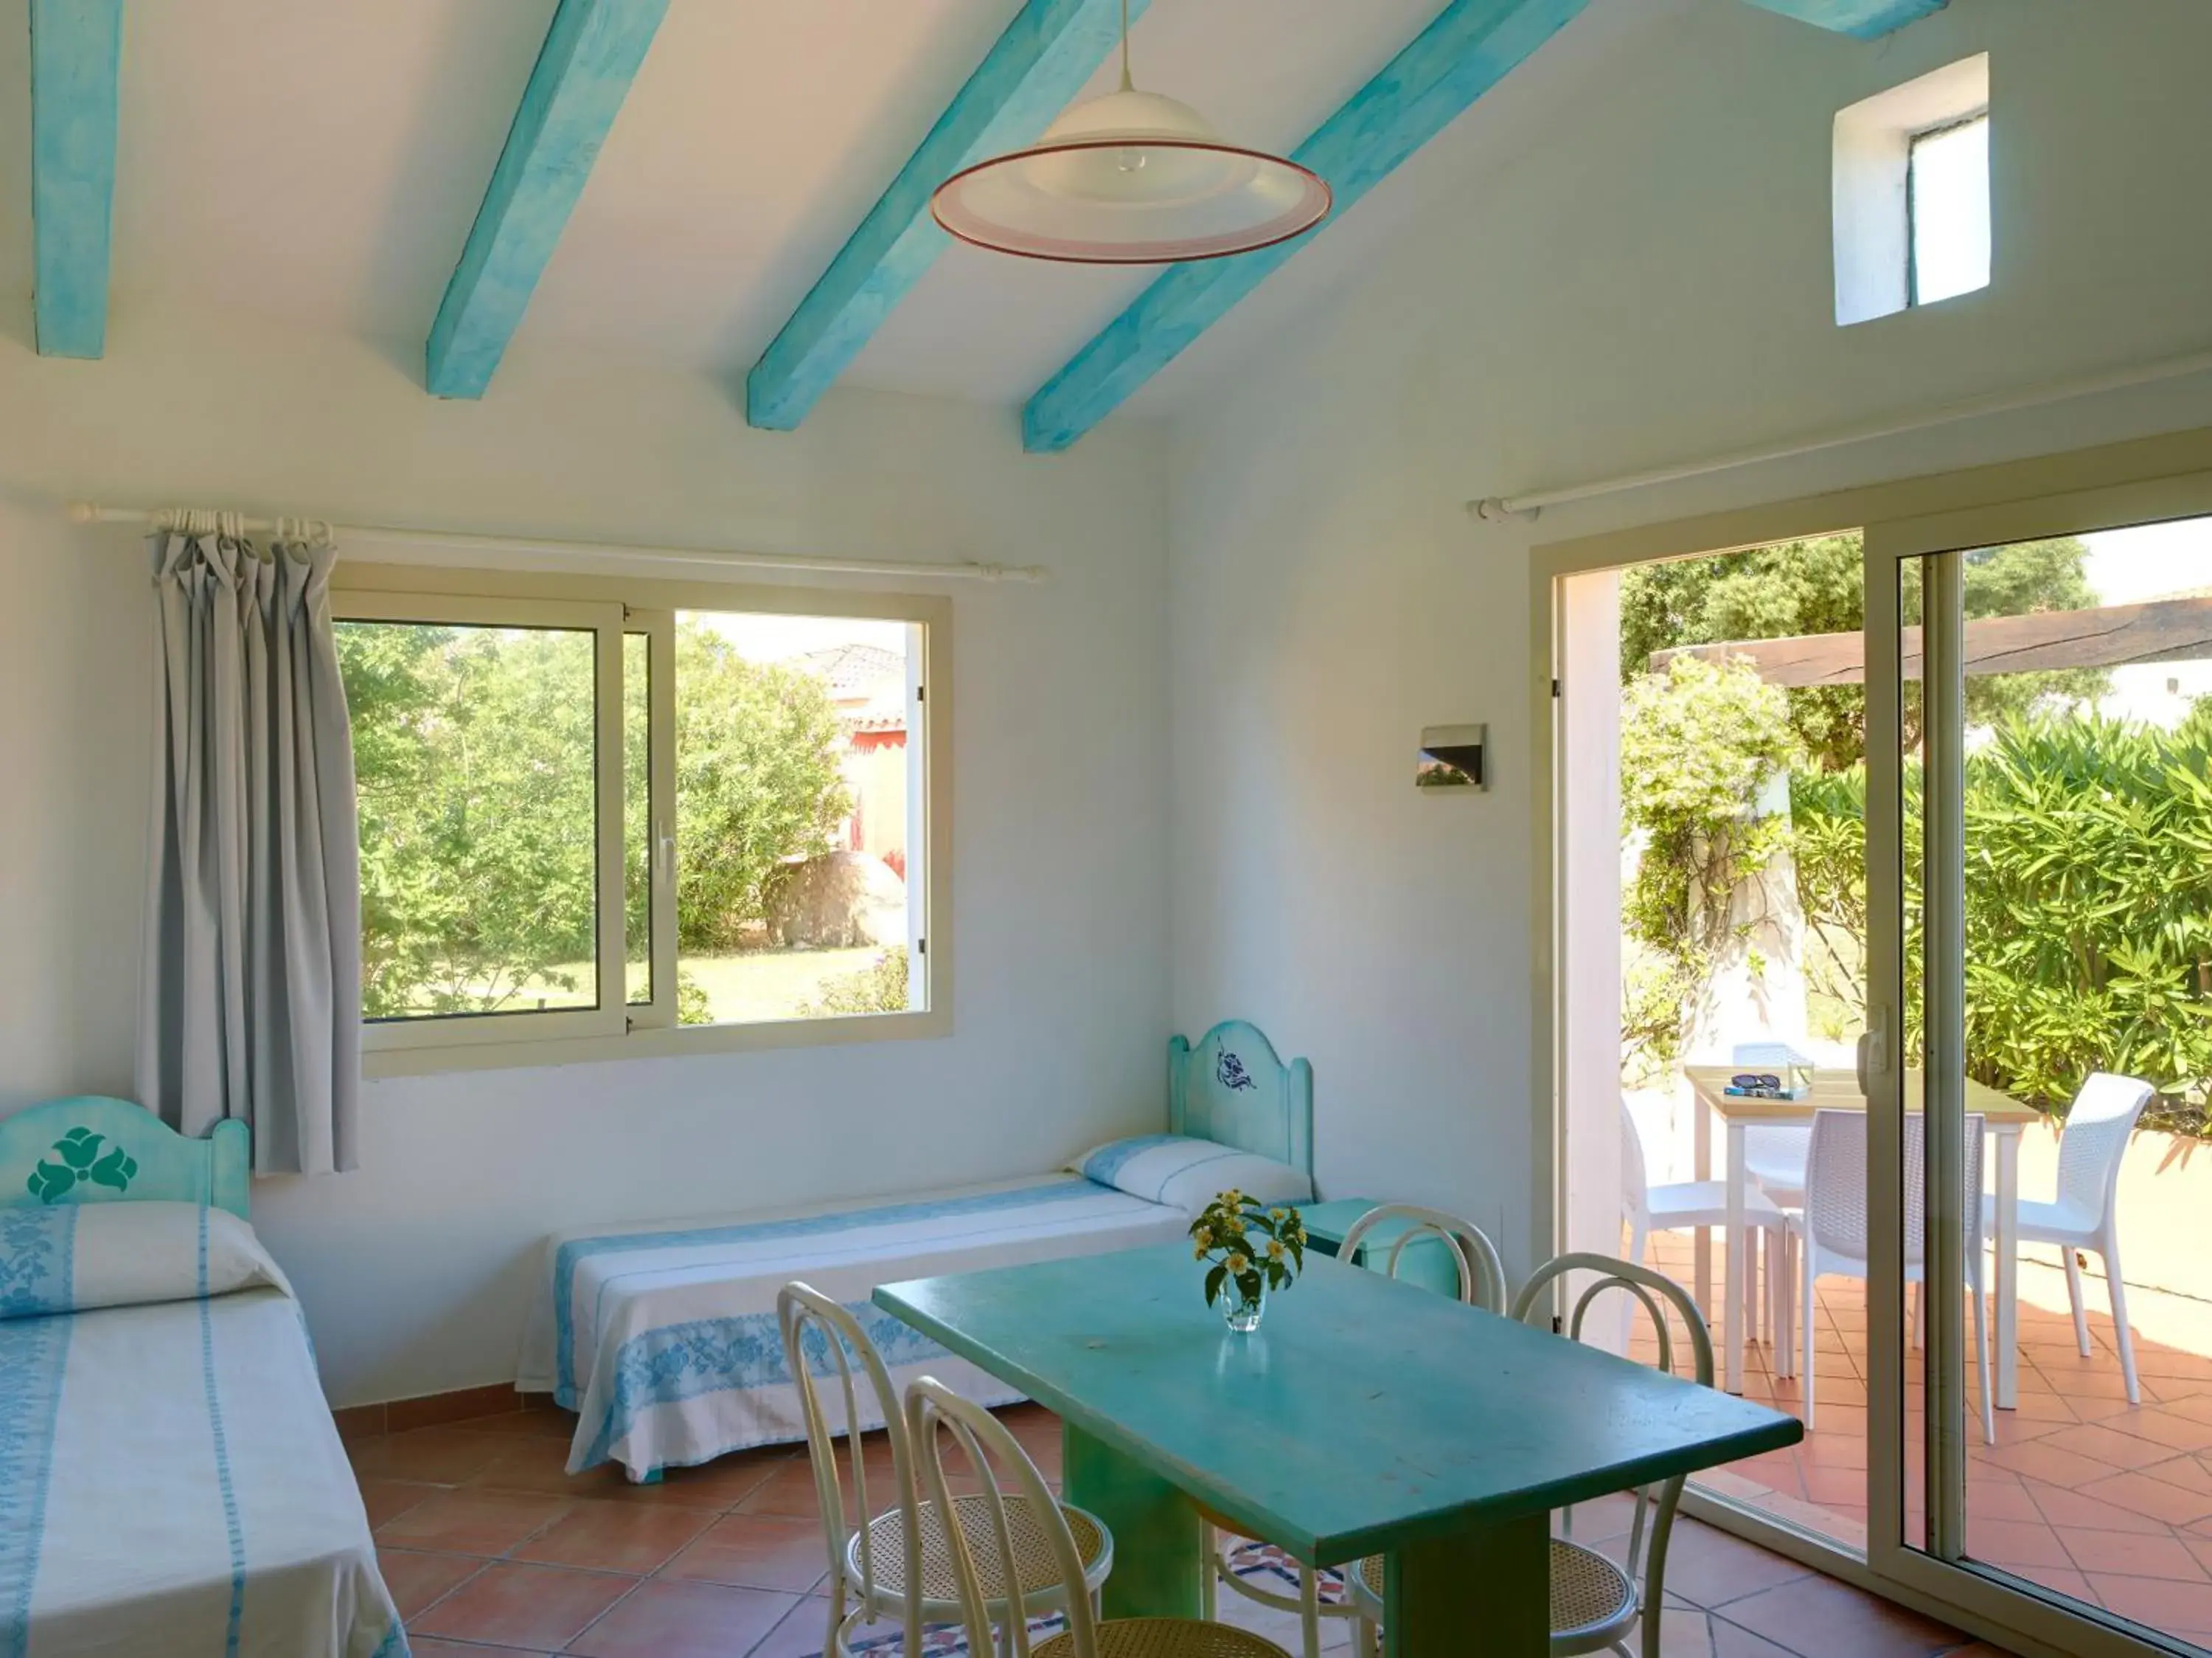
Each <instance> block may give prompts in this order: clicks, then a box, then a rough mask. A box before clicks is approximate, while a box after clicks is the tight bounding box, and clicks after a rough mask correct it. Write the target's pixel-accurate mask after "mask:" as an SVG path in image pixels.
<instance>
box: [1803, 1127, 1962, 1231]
mask: <svg viewBox="0 0 2212 1658" xmlns="http://www.w3.org/2000/svg"><path fill="white" fill-rule="evenodd" d="M1927 1121H1928V1119H1926V1118H1925V1117H1923V1115H1922V1114H1921V1113H1919V1112H1908V1113H1907V1114H1906V1116H1905V1189H1904V1197H1905V1265H1908V1266H1917V1265H1920V1264H1921V1262H1922V1261H1923V1259H1926V1256H1927V1249H1928V1133H1927ZM1983 1128H1984V1119H1982V1118H1981V1117H1980V1116H1978V1115H1977V1114H1975V1113H1972V1112H1969V1113H1968V1114H1967V1117H1966V1130H1965V1135H1964V1141H1965V1143H1964V1147H1963V1149H1964V1153H1965V1163H1966V1167H1965V1168H1964V1169H1963V1170H1961V1172H1960V1193H1961V1196H1962V1197H1963V1198H1966V1202H1965V1204H1964V1210H1963V1213H1962V1215H1961V1217H1960V1218H1961V1219H1962V1220H1963V1221H1964V1222H1965V1223H1966V1253H1968V1254H1969V1255H1970V1256H1972V1255H1975V1254H1978V1253H1980V1250H1981V1247H1982V1134H1983ZM1866 1193H1867V1119H1866V1113H1865V1112H1863V1111H1816V1112H1814V1113H1813V1141H1812V1146H1811V1148H1810V1149H1809V1150H1808V1153H1807V1155H1806V1159H1805V1221H1806V1227H1807V1229H1808V1234H1809V1235H1810V1236H1811V1238H1812V1240H1813V1243H1814V1247H1816V1248H1819V1249H1822V1250H1826V1251H1827V1252H1828V1253H1831V1254H1835V1255H1841V1256H1844V1257H1845V1258H1847V1259H1851V1260H1855V1261H1863V1260H1865V1259H1868V1254H1869V1247H1868V1241H1867V1206H1866Z"/></svg>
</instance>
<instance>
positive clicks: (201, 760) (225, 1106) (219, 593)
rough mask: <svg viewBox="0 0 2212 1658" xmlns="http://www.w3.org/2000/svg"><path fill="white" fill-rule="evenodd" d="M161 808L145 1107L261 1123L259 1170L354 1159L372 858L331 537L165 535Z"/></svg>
mask: <svg viewBox="0 0 2212 1658" xmlns="http://www.w3.org/2000/svg"><path fill="white" fill-rule="evenodd" d="M152 544H153V558H154V596H155V627H154V636H155V637H154V648H155V654H156V669H155V680H154V729H155V747H154V812H153V835H152V844H151V846H150V848H149V854H150V856H149V881H148V886H147V924H146V948H145V983H144V986H143V996H142V999H141V1002H140V1008H139V1021H138V1078H137V1085H138V1096H139V1099H140V1100H142V1101H143V1103H144V1104H145V1105H146V1106H149V1107H150V1108H152V1109H153V1110H155V1111H156V1112H159V1113H160V1114H161V1118H162V1119H163V1120H164V1121H166V1122H167V1123H168V1124H169V1125H170V1126H172V1127H173V1128H176V1129H179V1130H180V1131H183V1132H185V1133H186V1134H202V1133H204V1132H206V1131H207V1129H208V1128H209V1126H210V1125H211V1124H213V1123H214V1122H215V1121H216V1119H219V1118H224V1117H238V1118H243V1119H245V1120H246V1125H248V1126H249V1127H250V1128H251V1129H252V1131H253V1166H254V1168H255V1170H256V1171H257V1172H258V1173H264V1174H276V1173H303V1174H326V1173H331V1172H333V1171H335V1170H339V1169H347V1168H351V1167H354V1165H355V1162H356V1155H357V1147H358V1140H357V1136H356V1109H357V1105H358V1096H359V1093H360V1077H361V856H360V849H359V846H358V844H357V843H356V831H355V820H354V777H353V743H352V739H351V736H350V735H349V731H348V728H347V725H346V708H345V689H344V686H343V684H342V683H341V681H340V680H339V677H338V663H337V644H336V642H335V639H334V637H333V636H332V633H331V597H330V581H331V568H332V566H333V565H334V564H336V562H337V559H336V555H335V554H334V553H333V552H331V549H330V548H329V547H328V546H311V545H308V544H307V543H302V542H283V541H272V542H271V543H270V546H268V548H267V550H266V552H256V551H255V549H254V548H252V546H249V545H248V544H247V543H246V540H245V539H243V538H242V537H241V536H239V535H237V534H234V533H220V532H217V533H206V534H185V533H178V532H173V531H168V530H164V531H161V532H160V533H157V534H155V536H154V537H153V539H152Z"/></svg>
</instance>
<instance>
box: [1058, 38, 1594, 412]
mask: <svg viewBox="0 0 2212 1658" xmlns="http://www.w3.org/2000/svg"><path fill="white" fill-rule="evenodd" d="M1585 3H1587V0H1451V3H1450V4H1449V5H1448V6H1446V7H1445V8H1444V9H1443V11H1442V12H1440V13H1439V14H1438V15H1437V18H1436V21H1433V22H1431V24H1430V25H1429V26H1428V27H1426V28H1425V29H1423V30H1422V31H1421V33H1420V34H1419V35H1417V36H1416V37H1415V38H1414V40H1413V44H1412V45H1410V46H1407V48H1406V49H1405V50H1404V51H1403V52H1400V53H1399V54H1398V55H1397V56H1396V57H1395V58H1392V59H1391V60H1390V61H1389V64H1386V65H1385V66H1384V68H1383V71H1382V73H1381V74H1379V75H1377V76H1376V77H1375V78H1374V79H1373V80H1371V81H1370V82H1368V83H1367V84H1366V85H1365V86H1364V87H1362V88H1360V89H1359V90H1358V92H1356V93H1354V94H1352V100H1351V101H1350V102H1348V103H1346V105H1345V106H1344V107H1343V108H1341V109H1340V110H1338V111H1337V112H1336V113H1335V114H1334V115H1332V116H1330V117H1329V118H1328V119H1327V120H1326V121H1323V122H1322V124H1321V125H1320V126H1319V127H1317V128H1316V129H1315V130H1314V132H1313V134H1312V136H1311V137H1309V138H1307V140H1306V141H1305V142H1304V143H1302V144H1300V145H1299V146H1298V147H1297V149H1295V150H1293V151H1292V152H1291V155H1292V158H1293V159H1294V160H1296V161H1297V162H1301V163H1303V164H1304V166H1307V167H1310V168H1312V169H1313V170H1314V171H1315V172H1316V173H1318V174H1321V176H1322V178H1324V179H1326V180H1328V185H1329V188H1330V189H1331V190H1332V191H1334V192H1335V197H1336V201H1335V205H1334V209H1333V210H1332V211H1331V214H1330V217H1331V219H1332V220H1333V219H1334V217H1335V216H1336V215H1338V214H1340V213H1342V212H1343V211H1344V210H1346V208H1348V207H1350V206H1351V205H1352V204H1353V203H1354V202H1356V201H1358V199H1359V198H1361V197H1362V196H1364V195H1365V194H1366V193H1367V192H1369V191H1370V190H1371V189H1373V188H1374V187H1375V186H1376V185H1378V184H1380V183H1381V182H1382V181H1383V180H1384V179H1386V178H1388V177H1389V175H1390V174H1391V173H1392V172H1393V171H1394V170H1395V169H1396V168H1397V167H1398V165H1399V164H1400V163H1401V162H1403V161H1405V160H1406V158H1407V156H1409V155H1412V154H1413V152H1414V151H1415V150H1417V149H1419V148H1420V147H1421V146H1422V145H1423V144H1425V143H1428V141H1429V140H1430V139H1431V138H1433V137H1436V136H1437V133H1439V132H1441V131H1443V130H1444V128H1445V127H1446V126H1448V125H1450V124H1451V122H1452V120H1453V119H1454V118H1455V116H1457V115H1459V114H1460V113H1462V112H1463V111H1465V110H1466V109H1467V107H1468V106H1469V105H1471V104H1472V103H1474V101H1475V100H1476V99H1478V98H1480V97H1481V96H1482V94H1484V93H1486V92H1487V91H1489V90H1490V88H1492V87H1494V86H1496V85H1497V84H1498V82H1500V81H1502V80H1504V78H1505V76H1507V74H1509V73H1510V71H1511V70H1513V69H1514V68H1515V67H1516V65H1518V64H1520V63H1521V61H1522V59H1523V58H1527V57H1528V55H1529V53H1531V52H1534V51H1535V50H1536V48H1537V47H1539V46H1542V45H1543V44H1544V42H1545V41H1547V40H1550V39H1551V38H1552V36H1553V34H1557V33H1558V32H1559V30H1560V29H1561V28H1563V27H1565V26H1566V24H1567V22H1568V21H1569V20H1570V19H1571V18H1572V17H1573V16H1574V15H1576V14H1577V12H1579V11H1581V10H1582V9H1583V6H1584V4H1585ZM1327 229H1328V226H1327V225H1326V224H1324V225H1323V226H1322V229H1320V230H1316V231H1315V232H1313V233H1312V235H1323V234H1326V232H1327ZM1311 239H1312V238H1311V236H1304V237H1300V238H1299V239H1298V240H1297V241H1289V242H1283V243H1279V244H1278V245H1277V246H1275V247H1267V248H1262V249H1261V250H1260V251H1259V252H1257V253H1240V254H1237V255H1236V256H1234V257H1233V258H1230V259H1207V260H1203V261H1199V262H1194V263H1192V264H1188V265H1171V266H1170V267H1169V268H1168V270H1167V271H1165V272H1164V274H1163V275H1162V276H1160V277H1158V279H1157V280H1155V281H1154V282H1153V283H1152V286H1151V287H1149V288H1147V289H1146V290H1145V291H1144V292H1143V293H1142V294H1140V295H1139V296H1137V299H1136V302H1134V303H1133V304H1132V305H1131V306H1130V307H1129V308H1128V309H1127V310H1126V311H1124V312H1122V313H1121V315H1120V316H1118V317H1116V318H1115V320H1113V321H1112V322H1110V323H1109V324H1107V325H1106V326H1105V327H1104V328H1103V330H1102V331H1100V332H1099V333H1098V335H1097V337H1096V338H1093V339H1092V340H1091V343H1090V344H1087V345H1085V347H1084V348H1083V349H1082V350H1079V351H1078V352H1077V353H1076V354H1075V356H1074V357H1073V358H1071V359H1070V360H1069V362H1068V363H1067V365H1066V367H1065V368H1063V369H1060V372H1059V373H1058V374H1056V375H1054V376H1053V377H1052V378H1051V379H1050V380H1049V381H1047V382H1046V383H1045V385H1044V387H1043V389H1042V390H1041V391H1039V392H1038V393H1036V396H1034V397H1032V398H1031V399H1030V401H1029V405H1028V407H1026V408H1025V409H1024V410H1023V411H1022V447H1023V448H1025V449H1028V450H1029V451H1030V453H1031V454H1052V453H1054V452H1056V451H1058V450H1060V449H1064V448H1067V446H1068V445H1069V444H1071V443H1073V442H1075V440H1076V439H1078V438H1079V437H1081V436H1083V435H1084V433H1085V432H1087V431H1089V430H1091V428H1092V427H1093V426H1096V425H1097V424H1098V423H1099V422H1100V421H1102V420H1103V419H1104V418H1106V417H1107V416H1108V415H1109V414H1111V413H1112V412H1113V411H1115V409H1116V408H1118V407H1120V406H1121V403H1122V401H1123V400H1124V399H1127V397H1128V396H1129V394H1130V393H1133V392H1134V391H1135V390H1136V389H1137V388H1138V387H1139V386H1141V385H1143V384H1144V383H1145V382H1146V381H1148V380H1150V379H1151V378H1152V376H1153V375H1156V374H1158V372H1159V371H1160V370H1161V369H1164V368H1165V367H1166V366H1167V365H1168V364H1169V363H1172V362H1173V361H1174V360H1175V359H1176V357H1177V356H1178V355H1180V354H1181V353H1182V350H1183V349H1184V348H1185V347H1186V346H1188V344H1190V343H1191V342H1192V341H1193V340H1194V339H1196V338H1198V337H1199V336H1200V334H1202V333H1204V332H1206V330H1207V329H1208V328H1210V327H1212V326H1213V325H1214V324H1215V323H1216V322H1218V321H1219V320H1221V318H1222V317H1223V316H1225V314H1227V313H1228V312H1229V310H1230V309H1231V308H1232V307H1233V306H1235V305H1236V303H1237V301H1239V300H1241V299H1243V297H1244V296H1245V295H1247V294H1249V293H1250V292H1251V291H1252V290H1254V289H1255V288H1257V287H1258V286H1259V285H1260V284H1261V283H1263V282H1265V281H1266V280H1267V278H1268V277H1270V276H1272V275H1273V274H1274V272H1275V271H1276V270H1277V269H1278V268H1279V267H1280V266H1281V265H1282V264H1283V262H1284V261H1285V260H1286V259H1289V258H1290V257H1291V255H1292V254H1294V253H1297V251H1298V249H1299V248H1300V247H1304V245H1305V244H1306V242H1307V241H1310V240H1311Z"/></svg>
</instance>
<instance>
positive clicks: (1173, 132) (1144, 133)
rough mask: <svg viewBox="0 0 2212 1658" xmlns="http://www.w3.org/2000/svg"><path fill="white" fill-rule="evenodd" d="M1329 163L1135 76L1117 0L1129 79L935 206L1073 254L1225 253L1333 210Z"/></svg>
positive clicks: (1165, 259) (995, 234)
mask: <svg viewBox="0 0 2212 1658" xmlns="http://www.w3.org/2000/svg"><path fill="white" fill-rule="evenodd" d="M1329 200H1330V198H1329V189H1328V184H1327V183H1325V182H1324V181H1323V180H1322V178H1321V176H1320V175H1319V174H1316V173H1315V172H1314V171H1312V169H1310V168H1304V167H1301V166H1299V165H1298V164H1297V162H1292V161H1286V160H1285V159H1284V158H1283V157H1281V156H1279V155H1268V154H1267V152H1266V151H1264V150H1259V149H1243V148H1241V147H1240V146H1238V145H1236V144H1232V143H1225V142H1224V141H1223V140H1222V138H1221V137H1219V135H1218V134H1217V133H1216V132H1215V131H1213V129H1212V127H1210V126H1208V125H1206V119H1205V118H1204V117H1203V116H1201V115H1200V114H1199V113H1198V112H1197V111H1196V110H1194V109H1193V108H1192V107H1190V106H1189V105H1188V104H1184V103H1179V102H1177V101H1176V100H1175V99H1173V98H1165V97H1162V96H1161V95H1160V94H1158V93H1157V92H1139V91H1138V90H1137V89H1136V88H1135V87H1134V86H1133V85H1132V84H1131V82H1130V80H1129V7H1128V0H1122V3H1121V90H1119V91H1118V92H1109V93H1108V94H1106V95H1105V96H1104V97H1103V98H1094V99H1092V100H1091V101H1090V102H1089V103H1086V104H1078V105H1077V106H1076V107H1074V108H1073V109H1071V110H1068V111H1067V112H1066V113H1064V114H1063V115H1061V116H1060V119H1058V120H1056V121H1054V123H1053V124H1052V125H1050V126H1049V127H1048V128H1047V129H1046V130H1045V134H1044V136H1043V137H1042V138H1040V139H1038V140H1037V141H1036V143H1035V144H1033V145H1032V146H1030V148H1029V149H1018V150H1015V151H1013V152H1012V154H1010V155H995V156H993V157H992V158H991V159H990V160H989V161H987V162H977V163H976V164H975V166H974V167H971V168H966V169H965V170H963V171H962V172H959V173H956V174H953V175H952V176H951V178H949V179H947V180H945V182H944V183H943V184H941V185H939V186H938V187H937V192H936V194H934V195H933V196H932V197H931V198H930V203H929V207H930V211H931V212H932V213H933V215H934V216H936V219H937V222H939V224H941V225H943V226H944V227H945V229H947V230H949V231H951V233H952V234H953V235H956V236H957V237H959V238H960V240H961V241H966V242H973V243H974V244H975V246H977V247H988V248H991V249H993V250H994V251H995V252H998V253H1016V254H1019V255H1020V256H1022V257H1023V258H1024V259H1060V260H1064V261H1066V262H1068V263H1072V264H1077V265H1168V264H1173V263H1176V262H1178V261H1181V260H1183V259H1220V258H1222V257H1224V256H1225V255H1226V254H1230V253H1249V252H1251V251H1252V250H1253V249H1254V248H1255V247H1273V245H1274V244H1275V243H1277V242H1280V241H1289V240H1290V239H1291V237H1293V236H1300V235H1304V234H1305V233H1306V232H1307V231H1309V230H1310V229H1313V228H1314V227H1315V226H1316V225H1317V224H1319V223H1320V222H1322V220H1323V219H1325V218H1327V217H1328V210H1329Z"/></svg>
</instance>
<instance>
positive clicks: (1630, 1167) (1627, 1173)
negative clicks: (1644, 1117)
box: [1620, 1099, 1651, 1221]
mask: <svg viewBox="0 0 2212 1658" xmlns="http://www.w3.org/2000/svg"><path fill="white" fill-rule="evenodd" d="M1650 1194H1651V1169H1650V1164H1649V1163H1647V1162H1646V1161H1644V1131H1643V1130H1641V1129H1639V1128H1638V1127H1637V1126H1636V1113H1635V1112H1632V1111H1631V1110H1629V1108H1628V1101H1627V1100H1626V1099H1624V1100H1621V1102H1620V1200H1621V1207H1622V1208H1623V1209H1625V1210H1626V1211H1627V1213H1628V1216H1629V1218H1630V1219H1631V1220H1632V1221H1633V1220H1638V1219H1640V1218H1641V1217H1642V1216H1643V1215H1644V1211H1645V1210H1646V1209H1647V1208H1648V1207H1649V1206H1650V1202H1651V1196H1650Z"/></svg>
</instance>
